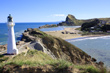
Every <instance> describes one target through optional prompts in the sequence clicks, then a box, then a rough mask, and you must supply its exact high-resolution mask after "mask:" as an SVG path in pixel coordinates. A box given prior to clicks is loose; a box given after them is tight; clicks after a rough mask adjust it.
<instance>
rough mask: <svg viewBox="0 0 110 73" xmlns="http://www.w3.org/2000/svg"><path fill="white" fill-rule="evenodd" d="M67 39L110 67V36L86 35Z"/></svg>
mask: <svg viewBox="0 0 110 73" xmlns="http://www.w3.org/2000/svg"><path fill="white" fill-rule="evenodd" d="M67 41H68V42H70V43H71V44H74V45H75V46H77V47H79V48H80V49H82V50H83V51H85V52H86V53H87V54H89V55H90V56H92V57H94V58H96V59H97V61H102V62H104V63H105V65H106V66H107V67H110V36H102V37H90V38H89V37H86V38H79V39H72V40H67Z"/></svg>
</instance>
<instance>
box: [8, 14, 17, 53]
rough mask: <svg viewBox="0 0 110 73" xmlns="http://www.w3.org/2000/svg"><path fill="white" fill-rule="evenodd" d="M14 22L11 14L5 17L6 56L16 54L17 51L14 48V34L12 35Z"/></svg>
mask: <svg viewBox="0 0 110 73" xmlns="http://www.w3.org/2000/svg"><path fill="white" fill-rule="evenodd" d="M14 25H15V24H14V22H13V17H12V16H11V14H9V16H8V17H7V26H8V43H7V54H18V49H17V48H16V41H15V34H14Z"/></svg>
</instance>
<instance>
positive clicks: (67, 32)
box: [45, 28, 87, 40]
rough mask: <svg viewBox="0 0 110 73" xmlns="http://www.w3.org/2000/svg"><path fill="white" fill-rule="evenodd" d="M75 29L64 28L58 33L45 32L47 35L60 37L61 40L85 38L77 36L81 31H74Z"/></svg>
mask: <svg viewBox="0 0 110 73" xmlns="http://www.w3.org/2000/svg"><path fill="white" fill-rule="evenodd" d="M75 29H76V28H64V30H60V31H48V32H45V33H47V34H49V35H52V36H56V37H60V38H62V39H65V40H66V39H73V38H79V37H87V36H82V35H80V34H78V33H79V32H81V31H78V30H75Z"/></svg>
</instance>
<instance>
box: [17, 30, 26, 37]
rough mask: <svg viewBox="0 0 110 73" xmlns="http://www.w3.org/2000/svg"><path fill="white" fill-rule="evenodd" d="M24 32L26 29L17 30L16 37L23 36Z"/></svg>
mask: <svg viewBox="0 0 110 73" xmlns="http://www.w3.org/2000/svg"><path fill="white" fill-rule="evenodd" d="M23 32H24V30H21V31H19V32H15V36H16V37H21V35H22V33H23Z"/></svg>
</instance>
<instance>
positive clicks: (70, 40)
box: [66, 36, 110, 42]
mask: <svg viewBox="0 0 110 73" xmlns="http://www.w3.org/2000/svg"><path fill="white" fill-rule="evenodd" d="M93 39H110V36H98V37H80V38H75V39H68V40H66V41H68V42H75V41H82V40H93Z"/></svg>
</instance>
